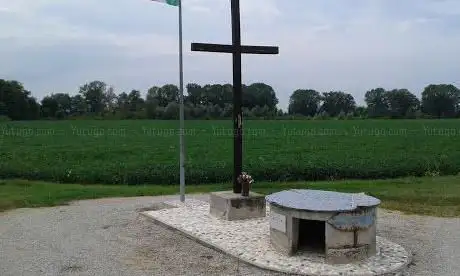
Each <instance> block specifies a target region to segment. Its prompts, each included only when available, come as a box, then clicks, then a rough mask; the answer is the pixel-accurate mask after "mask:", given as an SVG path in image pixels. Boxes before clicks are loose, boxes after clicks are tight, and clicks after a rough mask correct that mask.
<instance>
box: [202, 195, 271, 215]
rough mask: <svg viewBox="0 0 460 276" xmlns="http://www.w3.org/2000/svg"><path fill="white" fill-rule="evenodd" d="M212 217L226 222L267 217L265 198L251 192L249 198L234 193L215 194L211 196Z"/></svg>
mask: <svg viewBox="0 0 460 276" xmlns="http://www.w3.org/2000/svg"><path fill="white" fill-rule="evenodd" d="M209 202H210V213H211V215H213V216H215V217H217V218H220V219H225V220H242V219H251V218H260V217H265V214H266V209H265V197H264V196H263V195H261V194H257V193H253V192H250V193H249V196H248V197H244V196H242V195H241V194H235V193H233V191H221V192H213V193H211V194H210V200H209Z"/></svg>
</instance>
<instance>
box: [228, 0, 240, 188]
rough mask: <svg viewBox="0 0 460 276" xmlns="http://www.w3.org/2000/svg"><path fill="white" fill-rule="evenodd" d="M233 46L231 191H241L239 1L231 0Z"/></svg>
mask: <svg viewBox="0 0 460 276" xmlns="http://www.w3.org/2000/svg"><path fill="white" fill-rule="evenodd" d="M231 15H232V46H233V131H234V132H235V133H234V134H233V135H234V138H233V192H234V193H241V189H242V187H241V183H239V182H238V180H237V179H238V176H239V175H240V174H241V172H242V170H243V112H242V109H241V105H242V103H243V81H242V76H241V28H240V1H239V0H232V1H231Z"/></svg>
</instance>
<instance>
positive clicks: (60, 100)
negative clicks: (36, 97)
mask: <svg viewBox="0 0 460 276" xmlns="http://www.w3.org/2000/svg"><path fill="white" fill-rule="evenodd" d="M71 111H72V102H71V97H70V96H69V94H67V93H53V94H51V95H49V96H46V97H44V98H43V99H42V101H41V115H42V116H43V117H46V118H57V119H64V118H67V117H68V116H69V115H70V114H71Z"/></svg>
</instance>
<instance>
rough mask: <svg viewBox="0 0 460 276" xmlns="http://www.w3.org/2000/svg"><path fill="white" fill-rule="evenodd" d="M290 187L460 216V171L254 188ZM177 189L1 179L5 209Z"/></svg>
mask: <svg viewBox="0 0 460 276" xmlns="http://www.w3.org/2000/svg"><path fill="white" fill-rule="evenodd" d="M290 188H303V189H305V188H307V189H322V190H333V191H342V192H366V193H368V194H369V195H372V196H375V197H377V198H379V199H381V200H382V205H381V207H382V208H386V209H391V210H399V211H402V212H405V213H412V214H422V215H433V216H442V217H453V216H460V176H446V177H421V178H415V177H412V178H400V179H391V180H359V181H334V182H331V181H328V182H326V181H325V182H293V183H291V182H287V183H280V182H272V183H269V182H260V183H256V184H255V185H254V188H253V190H254V191H255V192H259V193H263V194H269V193H273V192H276V191H280V190H285V189H290ZM224 189H225V190H230V189H231V184H209V185H200V186H188V187H186V193H208V192H211V191H218V190H224ZM178 191H179V187H178V186H171V185H150V184H149V185H145V186H143V185H136V186H127V185H124V186H122V185H79V184H57V183H46V182H34V181H25V180H2V181H0V211H5V210H9V209H15V208H22V207H44V206H56V205H64V204H66V203H68V202H69V201H72V200H79V199H95V198H103V197H133V196H157V195H167V194H177V193H178Z"/></svg>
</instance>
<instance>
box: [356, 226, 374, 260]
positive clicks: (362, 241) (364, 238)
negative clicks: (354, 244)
mask: <svg viewBox="0 0 460 276" xmlns="http://www.w3.org/2000/svg"><path fill="white" fill-rule="evenodd" d="M376 244H377V226H376V225H375V224H374V225H372V226H371V227H369V228H368V229H363V230H359V231H358V245H368V246H369V254H370V256H372V255H375V254H376V250H377V248H376V247H377V246H376Z"/></svg>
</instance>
